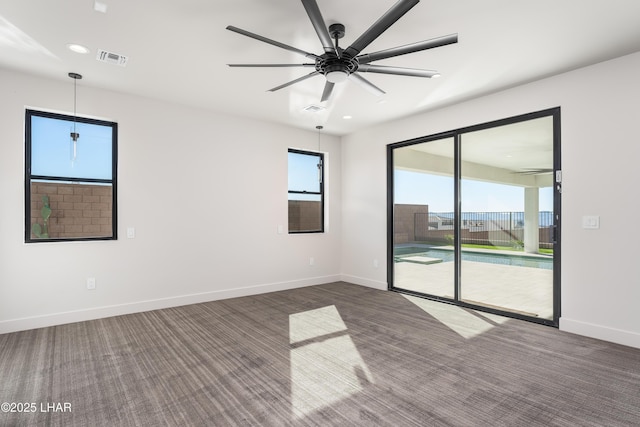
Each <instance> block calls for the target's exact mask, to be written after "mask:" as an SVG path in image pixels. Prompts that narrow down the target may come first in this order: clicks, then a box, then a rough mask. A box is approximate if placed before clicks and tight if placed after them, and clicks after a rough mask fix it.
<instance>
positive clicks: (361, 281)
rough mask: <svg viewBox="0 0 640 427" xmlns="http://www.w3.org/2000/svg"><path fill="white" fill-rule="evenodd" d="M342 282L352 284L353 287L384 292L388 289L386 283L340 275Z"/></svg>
mask: <svg viewBox="0 0 640 427" xmlns="http://www.w3.org/2000/svg"><path fill="white" fill-rule="evenodd" d="M341 280H342V281H343V282H349V283H353V284H354V285H360V286H366V287H368V288H374V289H379V290H381V291H386V290H387V289H389V288H388V286H387V282H379V281H377V280H371V279H365V278H364V277H358V276H350V275H348V274H343V275H341Z"/></svg>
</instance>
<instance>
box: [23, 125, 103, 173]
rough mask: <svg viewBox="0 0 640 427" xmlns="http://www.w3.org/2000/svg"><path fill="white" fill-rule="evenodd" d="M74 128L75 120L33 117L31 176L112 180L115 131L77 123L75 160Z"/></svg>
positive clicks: (99, 126)
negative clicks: (72, 137) (113, 133)
mask: <svg viewBox="0 0 640 427" xmlns="http://www.w3.org/2000/svg"><path fill="white" fill-rule="evenodd" d="M73 129H74V123H73V121H65V120H59V119H52V118H49V117H40V116H32V117H31V147H32V148H31V174H32V175H46V176H57V177H65V178H94V179H111V167H112V162H111V153H112V150H111V148H112V147H111V143H112V128H111V127H110V126H101V125H97V124H88V123H80V122H77V123H76V124H75V131H76V132H77V133H79V134H80V137H79V138H78V140H77V143H76V151H75V154H76V155H75V159H74V156H73V153H74V150H73V142H72V140H71V136H70V133H71V132H72V131H73Z"/></svg>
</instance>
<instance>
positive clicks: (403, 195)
mask: <svg viewBox="0 0 640 427" xmlns="http://www.w3.org/2000/svg"><path fill="white" fill-rule="evenodd" d="M394 181H395V182H394V184H395V186H394V187H395V188H394V203H397V204H421V205H429V211H430V212H453V210H454V209H453V208H454V206H453V178H452V177H446V176H439V175H431V174H425V173H418V172H411V171H404V170H396V171H395V175H394ZM461 197H462V210H463V211H464V212H523V211H524V188H522V187H517V186H512V185H500V184H494V183H488V182H481V181H471V180H462V183H461ZM539 203H540V205H539V210H540V211H553V188H552V187H548V188H542V189H541V190H540V202H539Z"/></svg>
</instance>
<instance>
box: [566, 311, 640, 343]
mask: <svg viewBox="0 0 640 427" xmlns="http://www.w3.org/2000/svg"><path fill="white" fill-rule="evenodd" d="M560 330H561V331H566V332H571V333H573V334H578V335H583V336H586V337H591V338H597V339H600V340H604V341H609V342H614V343H617V344H622V345H626V346H629V347H635V348H640V334H638V333H637V332H631V331H625V330H622V329H615V328H609V327H606V326H601V325H594V324H592V323H587V322H581V321H579V320H573V319H567V318H566V317H561V318H560Z"/></svg>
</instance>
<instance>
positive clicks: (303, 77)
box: [269, 71, 320, 92]
mask: <svg viewBox="0 0 640 427" xmlns="http://www.w3.org/2000/svg"><path fill="white" fill-rule="evenodd" d="M319 74H320V72H318V71H314V72H313V73H309V74H307V75H306V76H302V77H298V78H297V79H295V80H291V81H290V82H288V83H285V84H283V85H280V86H276V87H274V88H272V89H269V92H275V91H277V90H280V89H283V88H285V87H287V86H291V85H292V84H295V83H298V82H301V81H303V80H307V79H308V78H310V77H313V76H317V75H319Z"/></svg>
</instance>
